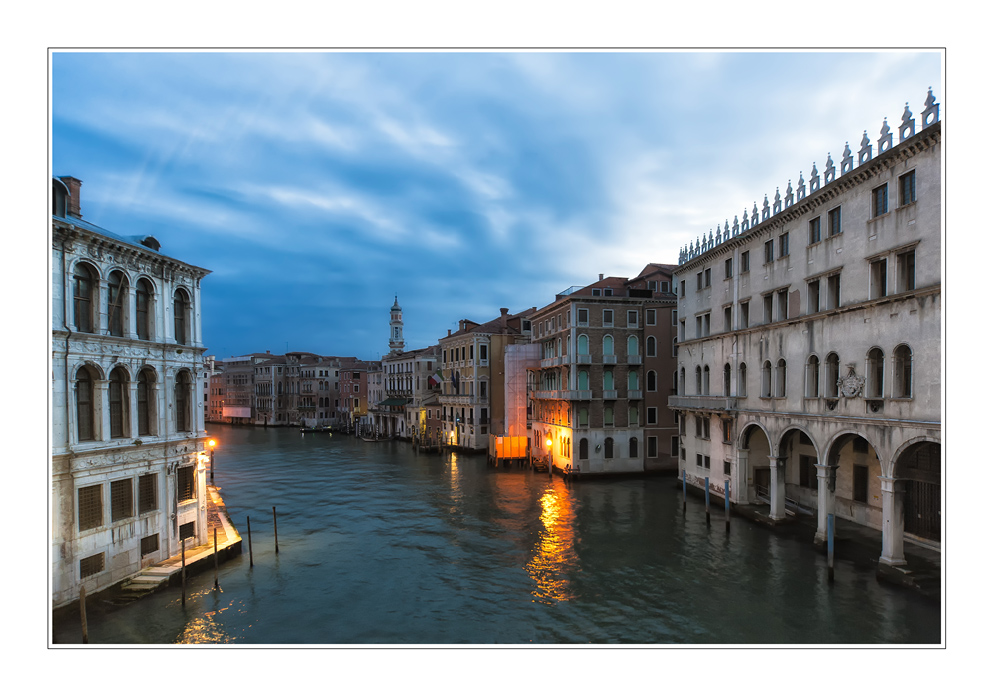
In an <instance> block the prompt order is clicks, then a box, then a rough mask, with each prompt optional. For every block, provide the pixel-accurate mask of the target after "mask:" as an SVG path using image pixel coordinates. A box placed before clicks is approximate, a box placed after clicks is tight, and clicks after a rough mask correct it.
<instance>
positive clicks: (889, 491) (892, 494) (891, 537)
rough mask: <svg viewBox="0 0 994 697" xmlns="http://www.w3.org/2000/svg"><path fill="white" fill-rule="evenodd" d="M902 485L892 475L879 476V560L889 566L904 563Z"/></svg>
mask: <svg viewBox="0 0 994 697" xmlns="http://www.w3.org/2000/svg"><path fill="white" fill-rule="evenodd" d="M903 489H904V485H903V483H902V482H901V481H900V480H898V479H895V478H894V477H883V476H881V477H880V496H881V500H882V502H881V508H882V514H883V520H882V522H883V526H882V527H883V535H882V538H883V550H882V551H881V554H880V561H881V563H883V564H889V565H890V566H902V565H904V564H905V563H906V562H905V559H904V495H903V494H904V490H903Z"/></svg>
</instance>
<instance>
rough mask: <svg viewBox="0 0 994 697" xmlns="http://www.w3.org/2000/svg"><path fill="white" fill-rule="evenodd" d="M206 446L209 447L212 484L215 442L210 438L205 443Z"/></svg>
mask: <svg viewBox="0 0 994 697" xmlns="http://www.w3.org/2000/svg"><path fill="white" fill-rule="evenodd" d="M207 445H209V446H211V484H213V483H214V446H215V445H217V441H215V440H214V439H213V438H211V439H210V440H209V441H207Z"/></svg>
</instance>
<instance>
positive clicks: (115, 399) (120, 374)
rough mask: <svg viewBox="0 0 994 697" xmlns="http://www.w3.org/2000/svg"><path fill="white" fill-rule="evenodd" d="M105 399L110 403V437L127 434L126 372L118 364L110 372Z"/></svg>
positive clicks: (122, 436)
mask: <svg viewBox="0 0 994 697" xmlns="http://www.w3.org/2000/svg"><path fill="white" fill-rule="evenodd" d="M107 387H108V395H107V401H108V402H109V405H110V437H111V438H124V437H125V436H127V435H128V425H129V424H128V421H129V419H128V414H129V413H130V412H129V410H128V374H127V373H126V372H125V370H124V368H122V367H120V366H118V367H117V368H114V370H112V371H111V373H110V382H109V383H108V386H107Z"/></svg>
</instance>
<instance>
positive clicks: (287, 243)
mask: <svg viewBox="0 0 994 697" xmlns="http://www.w3.org/2000/svg"><path fill="white" fill-rule="evenodd" d="M929 87H931V88H932V91H933V94H934V95H935V97H936V99H938V100H939V102H940V115H944V103H943V93H942V55H941V54H940V53H939V52H937V51H920V52H913V51H890V52H877V53H868V52H842V51H839V52H758V51H757V52H730V51H729V52H624V53H601V52H587V53H564V52H539V53H515V52H501V53H492V52H473V53H422V52H413V53H403V52H394V53H376V52H350V53H346V52H295V53H277V52H195V53H194V52H54V53H52V56H51V129H52V131H51V160H52V171H53V173H54V174H56V175H67V174H68V175H72V176H75V177H77V178H79V179H81V180H82V181H83V188H82V212H83V217H84V218H85V219H87V220H90V221H92V222H94V223H96V224H98V225H101V226H103V227H105V228H107V229H110V230H112V231H114V232H117V233H120V234H128V235H130V234H139V233H141V234H145V233H150V234H153V235H155V236H156V237H157V238H158V239H159V240H160V242H161V243H162V252H163V253H165V254H167V255H169V256H173V257H176V258H179V259H182V260H184V261H187V262H190V263H193V264H196V265H198V266H202V267H205V268H208V269H211V270H212V273H211V275H210V276H208V277H207V278H206V279H205V281H204V283H203V289H202V301H203V315H202V317H203V328H204V340H205V343H206V345H207V346H208V352H209V353H213V354H216V355H217V356H218V357H221V358H224V357H227V356H231V355H238V354H241V353H247V352H250V351H265V350H267V349H269V350H271V351H272V352H273V353H282V352H283V351H285V350H286V349H287V348H289V349H290V350H305V351H313V352H315V353H321V354H337V355H356V356H359V357H361V358H365V359H371V358H378V357H379V356H381V355H382V354H384V353H386V351H387V349H388V347H387V339H388V334H389V332H388V329H389V308H390V306H391V305H392V303H393V298H394V295H395V294H396V295H398V296H399V299H400V303H401V305H402V306H403V308H404V320H405V337H406V339H407V347H408V348H419V347H422V346H427V345H430V344H433V343H435V342H436V341H437V340H438V338H439V337H441V336H444V335H445V333H446V330H447V329H450V328H453V327H455V326H456V324H457V322H458V320H459V319H461V318H464V317H465V318H469V319H473V320H476V321H480V322H482V321H486V320H489V319H491V318H493V317H495V316H497V315H498V314H499V308H500V307H508V308H510V309H511V310H512V311H513V312H518V311H521V310H524V309H526V308H528V307H530V306H532V305H537V306H539V307H541V306H543V305H545V304H547V303H548V302H550V301H551V300H552V299H553V296H554V295H555V293H556V292H557V291H560V290H562V289H564V288H567V287H569V286H571V285H574V284H587V283H590V282H592V281H593V280H596V278H597V274H599V273H603V274H605V275H612V276H629V277H630V276H634V275H635V274H636V273H638V272H639V271H640V270H641V269H642V267H643V266H644V265H645V264H646V263H649V262H658V263H676V261H677V256H678V253H679V250H680V248H681V247H682V246H684V245H686V244H688V243H690V242H693V241H694V240H695V239H696V238H697V236H700V235H706V234H707V233H708V231H709V230H711V229H713V228H715V227H716V226H717V225H719V224H721V225H723V224H724V222H725V221H726V219H727V220H728V221H729V222H731V221H732V219H733V217H734V216H736V215H738V216H741V215H742V211H743V209H744V208H746V207H748V208H749V210H750V211H751V209H752V205H753V203H754V202H758V203H759V205H760V206H762V202H763V197H764V195H768V196H769V198H770V200H771V202H772V200H773V196H774V193H775V190H776V188H777V187H779V188H780V191H781V193H783V192H784V190H785V189H786V186H787V183H788V180H790V181H791V182H792V183H793V184H794V186H795V187H796V184H797V177H798V174H799V173H803V175H804V178H805V180H808V179H809V173H810V171H811V167H812V163H814V164H816V165H817V167H818V170H819V171H822V170H823V169H824V164H825V160H826V158H827V155H828V154H829V153H831V155H832V157H833V159H834V160H835V162H836V163H839V162H840V161H841V156H842V151H843V148H844V147H845V143H846V141H848V142H849V144H850V146H851V147H852V149H853V151H856V150H858V148H859V142H860V140H861V138H862V135H863V131H864V130H865V131H867V134H868V136H869V137H870V139H871V141H873V142H874V143H875V142H876V139H877V137H878V136H879V131H880V127H881V125H882V122H883V119H884V118H885V117H886V118H887V119H888V123H889V124H890V125H891V128H892V130H893V131H894V132H895V133H896V132H897V124H898V123H900V120H901V115H902V113H903V111H904V105H905V103H906V102H908V103H909V104H910V109H911V111H912V113H913V114H914V115H915V117H916V119H917V120H918V121H919V122H920V112H921V111H922V108H923V102H924V99H925V96H926V94H927V91H928V89H929ZM919 127H920V126H919Z"/></svg>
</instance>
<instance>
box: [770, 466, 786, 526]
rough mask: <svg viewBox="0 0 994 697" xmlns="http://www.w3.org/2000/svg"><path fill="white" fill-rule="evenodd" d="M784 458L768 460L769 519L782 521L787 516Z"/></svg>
mask: <svg viewBox="0 0 994 697" xmlns="http://www.w3.org/2000/svg"><path fill="white" fill-rule="evenodd" d="M785 464H786V462H785V460H784V458H780V457H771V458H770V518H772V519H773V520H783V519H784V518H785V517H786V516H787V507H786V499H787V487H786V481H785V480H786V479H787V476H786V475H787V472H786V467H785Z"/></svg>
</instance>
